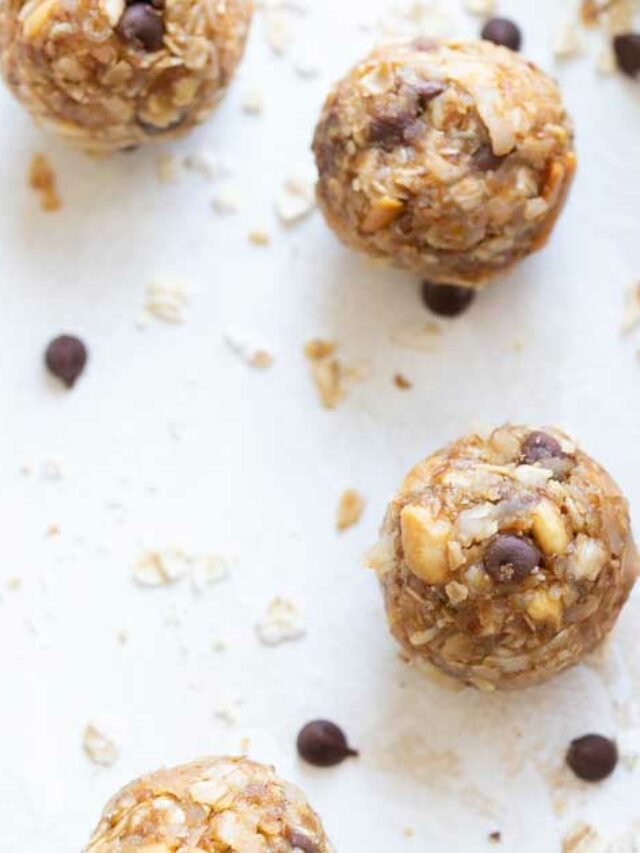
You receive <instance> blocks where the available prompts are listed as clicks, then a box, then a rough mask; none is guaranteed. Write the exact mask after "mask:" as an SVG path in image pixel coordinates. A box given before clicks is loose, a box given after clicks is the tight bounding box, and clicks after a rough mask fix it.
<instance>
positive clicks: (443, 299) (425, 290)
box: [422, 281, 476, 317]
mask: <svg viewBox="0 0 640 853" xmlns="http://www.w3.org/2000/svg"><path fill="white" fill-rule="evenodd" d="M475 298H476V291H475V290H473V289H472V288H470V287H459V286H458V285H457V284H434V283H433V282H430V281H425V282H423V283H422V301H423V302H424V304H425V305H426V306H427V308H428V309H429V310H430V311H432V312H433V313H434V314H437V315H438V316H439V317H457V316H458V315H459V314H462V312H463V311H466V310H467V308H468V307H469V306H470V305H471V303H472V302H473V300H474V299H475Z"/></svg>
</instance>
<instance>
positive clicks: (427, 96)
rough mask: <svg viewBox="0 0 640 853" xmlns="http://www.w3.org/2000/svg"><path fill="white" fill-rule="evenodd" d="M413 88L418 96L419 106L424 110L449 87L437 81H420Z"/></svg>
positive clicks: (413, 84)
mask: <svg viewBox="0 0 640 853" xmlns="http://www.w3.org/2000/svg"><path fill="white" fill-rule="evenodd" d="M411 88H412V89H413V91H414V92H415V93H416V95H417V96H418V106H419V107H420V109H421V110H424V108H425V107H426V106H427V104H428V103H429V102H430V101H433V99H434V98H437V97H439V96H440V95H441V94H442V93H443V92H444V91H445V90H446V88H447V87H446V86H445V85H444V83H439V82H438V81H437V80H420V81H419V82H418V83H412V84H411Z"/></svg>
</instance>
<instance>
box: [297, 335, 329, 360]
mask: <svg viewBox="0 0 640 853" xmlns="http://www.w3.org/2000/svg"><path fill="white" fill-rule="evenodd" d="M335 351H336V342H335V341H327V340H323V339H322V338H312V339H311V340H310V341H307V343H306V344H305V345H304V354H305V355H306V356H307V358H308V359H311V361H320V360H321V359H323V358H329V356H331V355H333V354H334V352H335Z"/></svg>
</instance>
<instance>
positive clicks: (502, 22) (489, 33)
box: [481, 18, 522, 50]
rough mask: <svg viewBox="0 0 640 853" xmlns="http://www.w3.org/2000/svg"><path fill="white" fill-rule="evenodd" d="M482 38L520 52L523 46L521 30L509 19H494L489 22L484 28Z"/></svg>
mask: <svg viewBox="0 0 640 853" xmlns="http://www.w3.org/2000/svg"><path fill="white" fill-rule="evenodd" d="M481 36H482V38H483V39H486V40H487V41H492V42H493V43H494V44H498V45H501V46H502V47H508V48H510V49H511V50H520V45H521V44H522V34H521V33H520V28H519V27H518V26H517V25H516V24H514V23H513V21H510V20H509V19H508V18H492V19H491V20H490V21H487V23H486V24H485V25H484V27H483V28H482V33H481Z"/></svg>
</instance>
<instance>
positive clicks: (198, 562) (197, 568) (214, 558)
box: [190, 554, 229, 592]
mask: <svg viewBox="0 0 640 853" xmlns="http://www.w3.org/2000/svg"><path fill="white" fill-rule="evenodd" d="M190 576H191V586H192V587H193V589H194V590H195V592H204V591H205V590H206V589H207V587H209V586H211V585H212V584H216V583H220V581H223V580H226V578H228V577H229V561H228V560H226V559H225V558H224V557H221V556H219V555H217V554H205V555H204V556H202V557H196V558H195V559H194V560H192V566H191V575H190Z"/></svg>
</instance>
